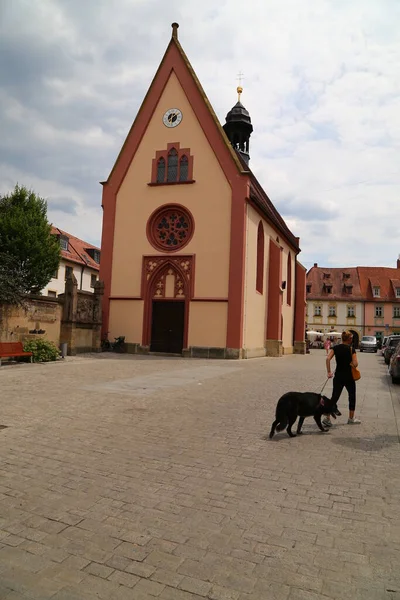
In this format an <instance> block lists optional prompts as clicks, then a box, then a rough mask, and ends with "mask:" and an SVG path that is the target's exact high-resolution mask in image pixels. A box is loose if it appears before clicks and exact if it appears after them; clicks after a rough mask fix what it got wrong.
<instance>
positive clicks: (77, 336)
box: [59, 275, 104, 355]
mask: <svg viewBox="0 0 400 600" xmlns="http://www.w3.org/2000/svg"><path fill="white" fill-rule="evenodd" d="M103 294H104V284H103V282H101V281H97V282H96V283H95V286H94V292H93V293H92V292H84V291H82V290H78V282H77V280H76V278H75V276H74V275H71V276H70V277H69V278H68V279H67V281H66V283H65V292H64V294H60V296H59V298H61V300H62V301H63V312H62V319H61V329H60V343H61V344H62V343H66V344H67V346H68V354H69V355H74V354H78V353H79V352H99V351H100V342H101V302H102V297H103Z"/></svg>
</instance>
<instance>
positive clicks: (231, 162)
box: [105, 24, 248, 191]
mask: <svg viewBox="0 0 400 600" xmlns="http://www.w3.org/2000/svg"><path fill="white" fill-rule="evenodd" d="M174 25H175V24H174ZM172 71H174V73H175V75H176V77H177V79H178V81H179V83H180V85H181V87H182V89H183V91H184V92H185V94H186V97H187V99H188V101H189V103H190V105H191V107H192V109H193V112H194V113H195V115H196V117H197V119H198V121H199V123H200V126H201V127H202V129H203V131H204V133H205V135H206V137H207V139H208V141H209V143H210V146H211V147H212V149H213V151H214V153H215V156H216V158H217V160H218V162H219V163H220V166H221V168H222V170H223V172H224V174H225V176H226V177H227V179H228V180H232V177H234V176H235V174H237V173H238V172H239V173H248V171H247V170H246V169H245V168H244V167H243V166H242V164H241V163H240V161H239V159H238V157H237V155H236V153H235V151H234V149H233V148H232V146H231V144H230V143H229V140H228V138H227V137H226V135H225V132H224V130H223V129H222V127H221V124H220V123H219V121H218V118H217V116H216V114H215V113H214V110H213V109H212V107H211V104H210V101H209V100H208V98H207V96H206V94H205V92H204V90H203V88H202V86H201V84H200V82H199V80H198V79H197V76H196V74H195V72H194V70H193V68H192V66H191V64H190V62H189V59H188V58H187V56H186V54H185V53H184V51H183V49H182V46H181V45H180V43H179V42H178V37H177V27H173V34H172V38H171V41H170V43H169V44H168V47H167V50H166V51H165V54H164V56H163V59H162V61H161V63H160V66H159V67H158V70H157V72H156V74H155V76H154V78H153V81H152V83H151V85H150V87H149V90H148V92H147V94H146V96H145V98H144V100H143V102H142V105H141V107H140V109H139V112H138V114H137V116H136V118H135V120H134V122H133V125H132V127H131V129H130V131H129V133H128V135H127V138H126V140H125V142H124V144H123V146H122V148H121V151H120V153H119V155H118V158H117V160H116V162H115V164H114V167H113V169H112V171H111V173H110V175H109V177H108V180H107V182H105V183H106V184H111V185H112V188H113V189H114V191H117V190H118V188H119V187H120V185H121V183H122V181H123V180H124V177H125V174H126V172H127V170H128V168H129V166H130V164H131V162H132V160H133V158H134V156H135V154H136V151H137V149H138V147H139V144H140V142H141V140H142V138H143V135H144V134H145V131H146V129H147V126H148V124H149V122H150V119H151V117H152V115H153V113H154V111H155V109H156V107H157V104H158V102H159V100H160V98H161V95H162V93H163V91H164V88H165V86H166V84H167V82H168V80H169V77H170V75H171V72H172ZM216 133H217V135H215V134H216Z"/></svg>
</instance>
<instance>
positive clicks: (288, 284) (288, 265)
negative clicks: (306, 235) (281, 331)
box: [286, 252, 292, 306]
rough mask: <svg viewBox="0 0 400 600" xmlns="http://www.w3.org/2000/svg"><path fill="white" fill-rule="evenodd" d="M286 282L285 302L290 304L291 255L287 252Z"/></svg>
mask: <svg viewBox="0 0 400 600" xmlns="http://www.w3.org/2000/svg"><path fill="white" fill-rule="evenodd" d="M286 277H287V284H286V302H287V304H289V306H291V304H292V255H291V254H290V252H289V254H288V258H287V275H286Z"/></svg>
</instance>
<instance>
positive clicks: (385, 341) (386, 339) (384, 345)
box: [381, 335, 389, 356]
mask: <svg viewBox="0 0 400 600" xmlns="http://www.w3.org/2000/svg"><path fill="white" fill-rule="evenodd" d="M388 339H389V336H388V335H385V337H384V338H383V341H382V348H381V351H382V356H383V353H384V352H385V348H386V344H387V341H388Z"/></svg>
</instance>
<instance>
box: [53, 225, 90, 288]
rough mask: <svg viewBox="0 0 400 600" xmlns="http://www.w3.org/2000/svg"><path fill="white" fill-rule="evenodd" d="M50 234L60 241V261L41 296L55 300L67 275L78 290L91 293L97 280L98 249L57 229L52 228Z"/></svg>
mask: <svg viewBox="0 0 400 600" xmlns="http://www.w3.org/2000/svg"><path fill="white" fill-rule="evenodd" d="M52 234H53V235H55V236H57V237H58V239H59V240H60V247H61V261H60V266H59V267H58V269H57V272H56V273H54V277H52V279H51V280H50V281H49V283H48V284H47V285H46V287H45V288H43V290H42V295H44V296H50V297H54V298H55V297H57V296H58V294H63V293H64V288H65V280H66V278H67V275H68V273H73V274H74V276H75V278H76V280H77V282H78V289H79V290H84V291H93V287H94V284H95V282H96V281H97V280H98V278H99V270H100V248H97V247H96V246H92V245H91V244H88V243H87V242H84V241H83V240H80V239H79V238H77V237H75V236H73V235H71V234H70V233H66V232H65V231H62V230H61V229H58V228H57V227H52Z"/></svg>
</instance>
